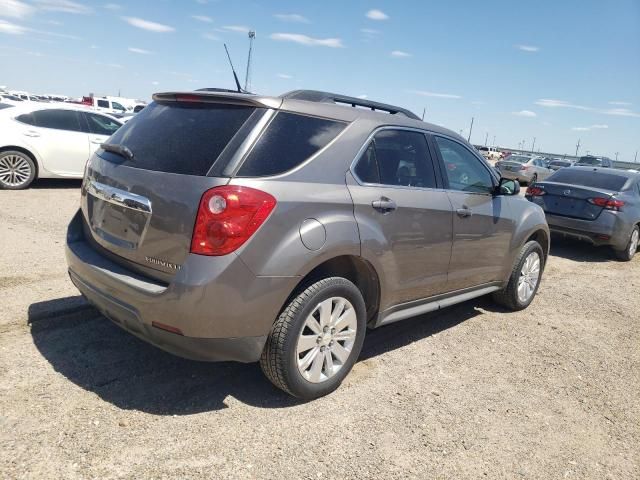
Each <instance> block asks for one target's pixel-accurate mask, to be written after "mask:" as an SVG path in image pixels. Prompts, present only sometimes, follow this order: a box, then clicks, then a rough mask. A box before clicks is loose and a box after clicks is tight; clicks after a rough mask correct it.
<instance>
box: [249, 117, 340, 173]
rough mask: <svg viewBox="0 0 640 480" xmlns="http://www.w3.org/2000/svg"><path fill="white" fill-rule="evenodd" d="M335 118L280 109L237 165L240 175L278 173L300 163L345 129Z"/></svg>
mask: <svg viewBox="0 0 640 480" xmlns="http://www.w3.org/2000/svg"><path fill="white" fill-rule="evenodd" d="M345 127H346V124H345V123H343V122H337V121H334V120H326V119H323V118H317V117H308V116H305V115H298V114H295V113H289V112H279V113H278V114H277V115H276V116H275V118H274V119H273V121H272V122H271V124H270V125H269V127H268V128H267V131H266V132H265V133H264V134H263V135H262V136H261V137H260V139H259V140H258V142H257V143H256V145H255V147H254V148H253V150H252V151H251V153H250V154H249V156H248V157H247V159H246V160H245V161H244V163H243V164H242V167H240V170H239V171H238V176H240V177H262V176H268V175H278V174H280V173H284V172H286V171H289V170H292V169H293V168H295V167H297V166H298V165H300V164H302V163H303V162H304V161H305V160H307V159H308V158H309V157H311V156H312V155H314V154H315V153H316V152H318V151H319V150H320V149H322V148H324V147H326V146H327V145H328V144H329V142H331V140H333V139H334V138H336V137H337V136H338V134H339V133H340V132H341V131H342V130H344V128H345Z"/></svg>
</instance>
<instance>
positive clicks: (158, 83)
mask: <svg viewBox="0 0 640 480" xmlns="http://www.w3.org/2000/svg"><path fill="white" fill-rule="evenodd" d="M151 85H160V82H158V81H156V80H154V81H153V82H151Z"/></svg>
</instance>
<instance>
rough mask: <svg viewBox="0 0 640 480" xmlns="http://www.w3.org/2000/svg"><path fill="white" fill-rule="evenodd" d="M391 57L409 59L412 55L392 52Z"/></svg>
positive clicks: (399, 51)
mask: <svg viewBox="0 0 640 480" xmlns="http://www.w3.org/2000/svg"><path fill="white" fill-rule="evenodd" d="M391 56H392V57H398V58H401V57H411V56H413V55H411V54H410V53H408V52H403V51H402V50H394V51H393V52H391Z"/></svg>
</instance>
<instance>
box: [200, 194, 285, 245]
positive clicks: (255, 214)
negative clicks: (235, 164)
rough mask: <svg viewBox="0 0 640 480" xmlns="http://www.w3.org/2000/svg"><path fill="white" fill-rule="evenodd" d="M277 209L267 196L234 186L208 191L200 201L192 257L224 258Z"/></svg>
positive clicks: (273, 199)
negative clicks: (195, 255) (223, 256)
mask: <svg viewBox="0 0 640 480" xmlns="http://www.w3.org/2000/svg"><path fill="white" fill-rule="evenodd" d="M275 206H276V199H275V198H273V197H272V196H271V195H269V194H268V193H266V192H262V191H260V190H256V189H254V188H249V187H242V186H237V185H225V186H222V187H215V188H212V189H211V190H207V191H206V192H205V193H204V195H202V199H201V200H200V207H199V208H198V216H197V218H196V224H195V227H194V229H193V238H192V239H191V253H197V254H198V255H212V256H219V255H226V254H228V253H231V252H233V251H234V250H236V249H237V248H239V247H240V246H241V245H242V244H243V243H245V242H246V241H247V240H249V238H251V236H252V235H253V234H254V233H255V232H256V230H258V228H260V225H262V224H263V223H264V221H265V220H266V219H267V217H268V216H269V214H270V213H271V212H272V211H273V209H274V208H275Z"/></svg>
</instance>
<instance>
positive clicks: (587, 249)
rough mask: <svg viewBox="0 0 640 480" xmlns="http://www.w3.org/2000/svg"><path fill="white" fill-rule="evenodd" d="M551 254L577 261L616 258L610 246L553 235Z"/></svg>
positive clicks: (613, 259)
mask: <svg viewBox="0 0 640 480" xmlns="http://www.w3.org/2000/svg"><path fill="white" fill-rule="evenodd" d="M549 254H550V255H551V256H554V257H562V258H566V259H568V260H573V261H575V262H594V263H602V262H611V261H616V258H615V256H614V254H613V252H612V251H611V249H610V248H608V247H596V246H593V245H590V244H589V243H586V242H581V241H578V240H572V239H569V238H564V237H562V236H557V235H553V236H552V238H551V251H550V252H549Z"/></svg>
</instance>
